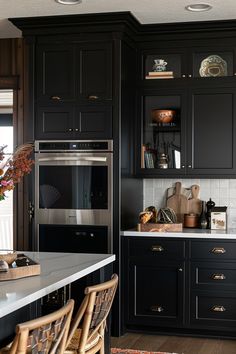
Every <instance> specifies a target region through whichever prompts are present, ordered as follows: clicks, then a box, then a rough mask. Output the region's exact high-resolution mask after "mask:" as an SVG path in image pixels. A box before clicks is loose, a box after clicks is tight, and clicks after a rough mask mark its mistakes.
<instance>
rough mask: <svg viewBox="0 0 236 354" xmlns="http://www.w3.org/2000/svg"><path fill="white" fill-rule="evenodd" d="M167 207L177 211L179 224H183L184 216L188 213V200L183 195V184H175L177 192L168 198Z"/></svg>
mask: <svg viewBox="0 0 236 354" xmlns="http://www.w3.org/2000/svg"><path fill="white" fill-rule="evenodd" d="M166 205H167V207H168V208H171V209H173V210H174V211H175V213H176V216H177V221H178V222H183V220H184V214H187V213H188V198H187V197H186V196H185V195H183V194H181V183H180V182H176V183H175V192H174V194H173V195H172V196H170V197H169V198H167V201H166Z"/></svg>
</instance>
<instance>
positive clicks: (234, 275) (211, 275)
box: [191, 262, 236, 290]
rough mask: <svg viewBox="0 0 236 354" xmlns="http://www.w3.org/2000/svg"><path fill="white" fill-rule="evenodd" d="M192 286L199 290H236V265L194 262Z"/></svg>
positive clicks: (192, 266) (192, 265)
mask: <svg viewBox="0 0 236 354" xmlns="http://www.w3.org/2000/svg"><path fill="white" fill-rule="evenodd" d="M191 285H192V287H193V288H199V289H208V290H210V289H214V288H215V289H222V290H233V289H235V290H236V263H219V262H217V263H211V262H192V264H191Z"/></svg>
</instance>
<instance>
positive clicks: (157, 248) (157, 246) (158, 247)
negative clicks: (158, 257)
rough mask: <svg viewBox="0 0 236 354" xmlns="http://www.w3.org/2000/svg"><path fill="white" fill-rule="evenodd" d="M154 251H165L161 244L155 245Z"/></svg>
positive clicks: (152, 249)
mask: <svg viewBox="0 0 236 354" xmlns="http://www.w3.org/2000/svg"><path fill="white" fill-rule="evenodd" d="M151 251H152V252H163V251H164V248H163V247H162V246H160V245H154V246H152V247H151Z"/></svg>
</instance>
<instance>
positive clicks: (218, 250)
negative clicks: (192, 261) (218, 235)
mask: <svg viewBox="0 0 236 354" xmlns="http://www.w3.org/2000/svg"><path fill="white" fill-rule="evenodd" d="M225 252H226V250H225V249H224V247H214V248H212V250H211V253H214V254H223V253H225Z"/></svg>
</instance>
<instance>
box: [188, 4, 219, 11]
mask: <svg viewBox="0 0 236 354" xmlns="http://www.w3.org/2000/svg"><path fill="white" fill-rule="evenodd" d="M185 9H186V10H188V11H193V12H201V11H208V10H211V9H212V6H211V5H208V4H191V5H187V6H185Z"/></svg>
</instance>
